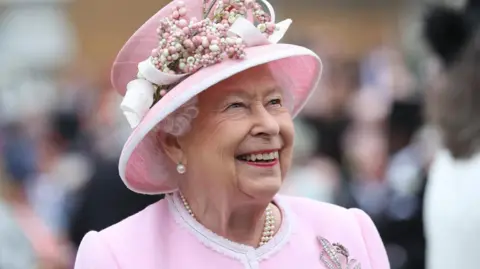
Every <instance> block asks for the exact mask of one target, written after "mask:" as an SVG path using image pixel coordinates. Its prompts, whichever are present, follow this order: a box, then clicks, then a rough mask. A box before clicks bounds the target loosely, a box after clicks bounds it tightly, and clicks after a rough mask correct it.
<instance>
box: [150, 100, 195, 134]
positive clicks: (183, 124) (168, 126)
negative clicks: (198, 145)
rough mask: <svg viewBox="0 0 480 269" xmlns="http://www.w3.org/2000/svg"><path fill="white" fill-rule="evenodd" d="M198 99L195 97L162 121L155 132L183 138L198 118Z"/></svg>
mask: <svg viewBox="0 0 480 269" xmlns="http://www.w3.org/2000/svg"><path fill="white" fill-rule="evenodd" d="M197 104H198V98H197V97H196V96H195V97H193V98H192V99H190V100H189V101H188V102H186V103H185V104H183V105H182V106H181V107H179V108H178V109H176V110H175V111H174V112H173V113H171V114H170V115H168V116H167V117H166V118H165V119H164V120H163V121H161V122H160V123H159V124H158V125H157V127H156V130H155V131H161V132H164V133H166V134H171V135H173V136H182V135H184V134H186V133H187V132H188V131H190V129H191V127H192V126H191V125H192V120H193V119H195V118H196V117H197V116H198V106H197Z"/></svg>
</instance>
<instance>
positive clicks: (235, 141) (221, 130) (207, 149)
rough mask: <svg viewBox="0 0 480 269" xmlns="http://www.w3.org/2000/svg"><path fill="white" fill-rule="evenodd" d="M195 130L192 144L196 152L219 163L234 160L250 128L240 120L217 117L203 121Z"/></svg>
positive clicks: (201, 156)
mask: <svg viewBox="0 0 480 269" xmlns="http://www.w3.org/2000/svg"><path fill="white" fill-rule="evenodd" d="M194 131H195V134H194V135H193V139H192V140H191V145H192V148H194V151H195V152H197V153H196V154H197V155H198V156H199V157H200V158H204V159H210V160H212V161H215V162H217V165H218V162H219V161H225V160H233V158H232V157H234V154H235V152H236V150H237V148H238V145H239V144H240V143H241V142H242V141H243V139H244V137H245V134H246V133H248V128H246V127H245V124H242V123H241V122H238V121H232V120H229V119H216V120H211V121H206V122H202V124H201V125H198V127H196V128H195V130H194ZM198 152H201V154H198ZM207 161H208V160H207Z"/></svg>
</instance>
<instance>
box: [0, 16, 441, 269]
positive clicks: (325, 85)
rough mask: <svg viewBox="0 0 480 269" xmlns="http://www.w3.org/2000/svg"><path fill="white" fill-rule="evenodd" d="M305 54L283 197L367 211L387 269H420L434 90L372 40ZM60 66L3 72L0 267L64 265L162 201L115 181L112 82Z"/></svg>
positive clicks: (118, 118)
mask: <svg viewBox="0 0 480 269" xmlns="http://www.w3.org/2000/svg"><path fill="white" fill-rule="evenodd" d="M47 15H48V14H47ZM47 15H46V16H47ZM17 16H19V15H18V14H17ZM51 16H52V14H50V17H49V18H50V19H51ZM62 31H63V30H62ZM2 38H8V35H5V37H4V36H3V34H2V29H0V45H4V43H5V42H1V41H2ZM3 40H5V39H3ZM59 42H60V41H59ZM7 43H8V42H7ZM43 45H44V47H45V46H46V47H48V46H56V45H57V44H56V43H55V42H53V43H49V44H46V45H45V44H43ZM59 46H60V45H59ZM62 46H63V45H62ZM7 47H8V46H7ZM309 47H310V48H312V49H313V50H316V51H317V52H318V54H319V55H321V56H322V60H323V64H324V66H325V70H324V73H323V77H322V82H321V85H320V86H319V90H318V91H317V92H316V94H315V96H313V97H312V99H311V101H310V102H309V104H308V105H307V107H306V108H305V112H304V113H303V114H302V115H300V116H299V117H298V118H297V119H296V122H295V124H296V126H295V128H296V140H297V141H296V142H295V143H296V144H295V155H294V164H293V167H292V169H291V171H290V173H289V175H288V178H287V179H286V181H285V184H284V189H283V190H282V192H283V193H285V194H290V195H298V196H305V197H309V198H313V199H316V200H320V201H325V202H331V203H335V204H338V205H341V206H345V207H358V208H361V209H363V210H365V211H366V212H367V213H368V214H369V215H370V216H371V217H372V218H373V220H374V222H375V223H376V225H377V227H378V229H379V231H380V234H381V237H382V239H383V240H384V243H385V245H386V248H387V252H388V255H389V258H390V262H391V268H392V269H417V268H418V269H420V268H425V239H424V225H423V220H422V216H423V196H424V192H425V185H426V182H427V171H428V167H429V165H430V163H431V161H432V158H433V154H434V152H435V150H436V149H437V148H438V147H439V138H438V137H439V136H438V133H437V131H436V130H435V129H434V128H433V127H432V126H431V125H430V124H429V123H428V121H427V120H426V119H427V116H428V113H429V107H428V106H426V102H425V99H427V98H428V94H426V93H425V92H427V91H428V87H434V86H427V85H430V84H427V83H425V80H428V78H427V79H425V78H424V79H423V80H419V79H418V77H419V74H418V73H415V70H412V68H411V67H410V66H409V65H408V62H407V60H406V55H405V54H404V53H405V52H404V51H403V50H402V49H401V48H400V47H396V46H392V45H390V44H379V46H378V47H375V48H372V49H371V50H370V51H368V53H366V54H365V55H362V57H360V58H359V59H355V60H352V59H351V58H347V57H343V56H342V54H341V53H339V52H337V51H329V50H328V49H326V47H325V46H321V45H319V44H317V43H315V42H311V43H310V44H309ZM2 48H5V46H0V50H1V49H2ZM21 53H24V52H21ZM3 54H8V53H7V52H5V51H3V52H2V53H0V59H2V60H5V59H8V57H6V56H5V55H3ZM34 54H35V53H34ZM40 54H41V53H40ZM67 54H68V53H67ZM40 60H41V59H40ZM40 60H36V61H32V62H36V63H38V62H39V61H40ZM3 62H5V61H3ZM54 62H56V63H58V59H56V60H54ZM68 66H69V67H68V68H64V67H63V66H62V67H61V68H59V67H58V66H55V68H53V67H50V63H48V62H42V65H40V67H39V66H37V65H29V66H27V67H26V66H14V67H12V68H10V69H9V71H8V73H7V71H5V72H6V74H7V75H6V74H2V76H0V104H1V105H0V106H1V108H0V114H2V116H1V117H0V149H1V150H0V269H30V268H46V269H64V268H71V266H72V261H73V258H74V256H75V251H76V247H77V246H78V245H79V243H80V240H81V239H82V237H83V236H84V234H85V233H86V232H88V231H89V230H101V229H103V228H105V227H107V226H110V225H112V224H114V223H116V222H118V221H120V220H121V219H123V218H125V217H127V216H129V215H131V214H133V213H135V212H137V211H139V210H141V209H143V208H144V207H145V206H147V205H149V204H151V203H153V202H155V201H157V200H159V199H161V198H162V197H161V196H144V195H137V194H134V193H132V192H130V191H128V190H127V189H126V187H125V186H124V185H123V183H122V181H121V180H120V178H119V176H118V168H117V163H118V159H117V158H118V157H119V154H120V150H121V147H122V145H123V143H124V142H125V139H126V137H127V136H128V134H129V132H130V131H131V130H130V129H129V127H128V124H127V123H126V121H125V120H124V118H123V115H121V112H120V110H119V108H118V105H119V102H120V99H119V98H120V97H119V96H117V94H116V93H115V92H114V91H113V90H112V89H111V87H110V85H109V82H108V79H107V78H106V77H105V78H103V80H95V79H92V77H90V76H89V72H88V71H89V66H88V65H85V64H84V63H80V62H78V63H77V62H75V63H74V64H69V65H68ZM72 66H73V67H72ZM432 68H433V69H435V68H434V67H432ZM59 69H60V70H61V71H58V70H59ZM19 70H21V72H22V76H21V77H19V76H18V71H19ZM52 70H55V71H52ZM59 73H60V74H59ZM422 75H424V74H422ZM59 78H61V79H59ZM19 81H20V82H19ZM12 92H15V93H16V94H14V96H11V95H12ZM20 93H24V94H23V95H20ZM32 93H34V94H32Z"/></svg>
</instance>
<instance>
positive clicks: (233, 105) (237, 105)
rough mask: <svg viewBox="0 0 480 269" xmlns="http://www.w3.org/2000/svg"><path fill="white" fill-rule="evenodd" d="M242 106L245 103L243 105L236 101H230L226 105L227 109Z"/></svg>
mask: <svg viewBox="0 0 480 269" xmlns="http://www.w3.org/2000/svg"><path fill="white" fill-rule="evenodd" d="M242 107H245V105H244V104H243V103H240V102H236V103H231V104H230V105H228V107H227V109H230V108H242Z"/></svg>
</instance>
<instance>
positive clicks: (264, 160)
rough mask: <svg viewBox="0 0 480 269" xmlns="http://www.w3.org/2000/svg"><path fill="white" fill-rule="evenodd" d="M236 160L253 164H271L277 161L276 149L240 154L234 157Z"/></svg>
mask: <svg viewBox="0 0 480 269" xmlns="http://www.w3.org/2000/svg"><path fill="white" fill-rule="evenodd" d="M236 159H237V160H239V161H241V162H245V163H247V164H250V165H255V166H273V165H275V164H277V163H278V159H279V153H278V150H274V151H266V152H258V153H248V154H242V155H239V156H237V157H236Z"/></svg>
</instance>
